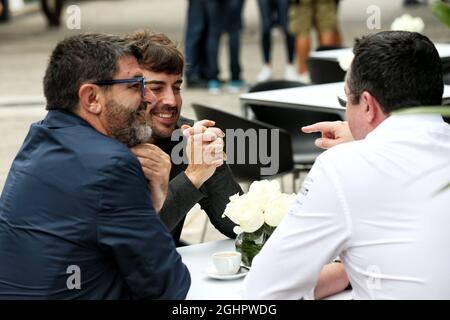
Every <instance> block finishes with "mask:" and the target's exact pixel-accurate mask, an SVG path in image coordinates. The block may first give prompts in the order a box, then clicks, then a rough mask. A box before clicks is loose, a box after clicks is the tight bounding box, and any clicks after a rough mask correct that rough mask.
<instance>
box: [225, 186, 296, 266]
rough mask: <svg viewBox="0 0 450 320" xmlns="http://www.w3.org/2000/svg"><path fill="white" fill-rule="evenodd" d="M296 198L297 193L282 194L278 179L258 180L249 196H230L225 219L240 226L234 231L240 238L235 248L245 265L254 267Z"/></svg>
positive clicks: (250, 190) (251, 187)
mask: <svg viewBox="0 0 450 320" xmlns="http://www.w3.org/2000/svg"><path fill="white" fill-rule="evenodd" d="M295 197H296V194H295V193H293V194H285V193H282V192H281V191H280V184H279V183H278V181H276V180H272V181H268V180H262V181H255V182H253V183H252V184H251V186H250V188H249V191H248V193H246V194H243V195H241V196H239V195H238V194H236V195H234V196H232V197H230V202H229V203H228V205H227V207H226V208H225V211H224V214H223V216H226V217H228V218H230V220H231V221H233V222H234V223H235V224H237V226H236V227H235V228H234V232H235V233H236V234H237V235H238V236H237V238H236V249H237V251H240V252H241V253H242V261H243V263H244V264H245V265H247V266H250V265H251V261H252V260H253V257H254V256H255V255H256V254H258V252H259V250H261V248H262V246H263V245H264V243H265V242H266V240H267V239H268V238H269V237H270V235H271V234H272V232H273V230H275V228H276V227H277V226H278V224H279V223H280V222H281V220H282V219H283V218H284V216H285V215H286V214H287V212H288V210H289V207H290V206H291V205H292V203H293V202H294V200H295Z"/></svg>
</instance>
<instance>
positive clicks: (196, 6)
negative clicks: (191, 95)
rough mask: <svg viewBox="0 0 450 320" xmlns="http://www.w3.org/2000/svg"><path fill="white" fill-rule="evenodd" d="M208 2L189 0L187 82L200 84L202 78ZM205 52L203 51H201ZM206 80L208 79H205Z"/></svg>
mask: <svg viewBox="0 0 450 320" xmlns="http://www.w3.org/2000/svg"><path fill="white" fill-rule="evenodd" d="M206 1H207V0H189V5H188V13H187V22H186V37H185V39H186V40H185V42H186V46H185V57H186V82H187V85H188V86H189V85H190V83H192V84H194V82H199V81H201V79H202V76H201V61H202V60H203V59H202V58H204V56H203V53H204V51H206V48H205V47H206V39H205V38H206V32H207V30H206V8H205V2H206ZM202 49H203V50H204V51H201V50H202ZM205 80H206V78H205Z"/></svg>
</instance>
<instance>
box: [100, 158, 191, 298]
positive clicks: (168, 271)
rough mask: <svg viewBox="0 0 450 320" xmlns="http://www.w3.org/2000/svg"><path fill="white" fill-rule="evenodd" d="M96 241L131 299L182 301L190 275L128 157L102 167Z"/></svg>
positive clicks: (135, 165)
mask: <svg viewBox="0 0 450 320" xmlns="http://www.w3.org/2000/svg"><path fill="white" fill-rule="evenodd" d="M103 177H104V179H103V187H102V190H101V192H102V196H101V198H100V204H99V205H100V212H99V214H98V227H97V237H98V243H99V246H100V248H101V249H102V250H104V251H105V252H107V253H109V254H111V255H112V257H113V259H114V260H115V261H116V263H117V265H118V268H119V270H120V272H121V274H122V276H123V277H124V279H125V281H126V283H127V284H128V286H129V288H130V290H131V292H132V295H133V298H135V299H184V298H185V297H186V294H187V292H188V290H189V287H190V275H189V271H188V269H187V267H186V266H185V265H184V264H183V262H182V260H181V257H180V255H179V254H178V252H177V251H176V249H175V244H174V241H173V239H172V237H171V235H170V234H169V233H168V230H167V229H166V227H165V226H164V224H163V223H162V221H161V219H160V218H159V217H158V216H157V214H156V213H155V210H154V208H153V206H152V203H151V199H150V197H149V193H148V188H147V183H146V180H145V177H144V175H143V173H142V169H141V167H140V165H139V163H138V161H137V160H136V159H134V158H133V157H132V156H131V154H130V155H129V156H127V160H126V161H124V160H119V161H117V162H116V164H114V165H111V166H109V167H108V168H105V170H104V172H103Z"/></svg>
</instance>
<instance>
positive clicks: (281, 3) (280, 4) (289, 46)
mask: <svg viewBox="0 0 450 320" xmlns="http://www.w3.org/2000/svg"><path fill="white" fill-rule="evenodd" d="M276 6H277V14H278V21H279V23H280V27H281V29H282V30H283V33H284V36H285V40H286V52H287V58H288V62H289V63H290V64H291V63H292V62H293V61H294V36H293V35H292V33H290V32H289V29H288V9H289V0H276Z"/></svg>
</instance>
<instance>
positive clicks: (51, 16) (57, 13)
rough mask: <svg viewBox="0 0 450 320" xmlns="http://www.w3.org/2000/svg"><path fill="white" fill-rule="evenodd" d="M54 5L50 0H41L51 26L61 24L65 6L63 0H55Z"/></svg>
mask: <svg viewBox="0 0 450 320" xmlns="http://www.w3.org/2000/svg"><path fill="white" fill-rule="evenodd" d="M53 4H54V7H51V6H50V5H49V3H48V0H41V8H42V11H43V12H44V15H45V16H46V18H47V22H48V25H49V26H50V27H59V26H60V25H61V20H60V19H61V11H62V7H63V0H55V1H54V2H53Z"/></svg>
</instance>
